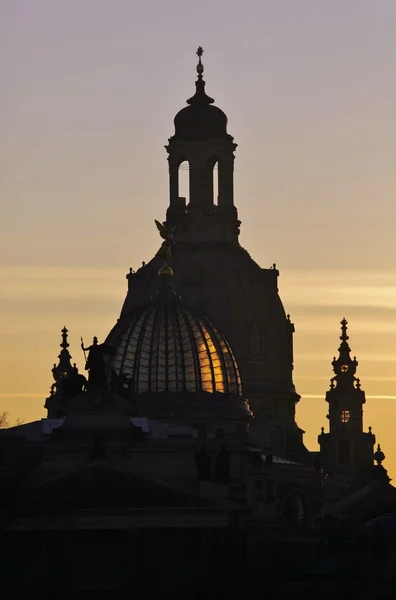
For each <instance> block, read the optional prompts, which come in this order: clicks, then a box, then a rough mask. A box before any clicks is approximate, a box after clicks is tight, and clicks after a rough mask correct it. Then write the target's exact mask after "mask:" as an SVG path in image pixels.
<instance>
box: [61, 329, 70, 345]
mask: <svg viewBox="0 0 396 600" xmlns="http://www.w3.org/2000/svg"><path fill="white" fill-rule="evenodd" d="M61 333H62V342H61V344H60V347H61V348H64V349H65V350H66V348H68V347H69V343H68V341H67V334H68V330H67V329H66V326H65V327H64V328H63V329H62V331H61Z"/></svg>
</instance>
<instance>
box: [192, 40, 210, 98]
mask: <svg viewBox="0 0 396 600" xmlns="http://www.w3.org/2000/svg"><path fill="white" fill-rule="evenodd" d="M202 54H203V48H202V46H199V47H198V49H197V52H196V55H197V56H198V64H197V73H198V78H197V81H196V82H195V87H196V92H195V94H194V96H192V97H191V98H189V99H188V100H187V104H193V105H195V104H200V105H203V104H213V102H214V100H213V98H210V96H208V95H207V94H206V93H205V81H204V79H203V77H202V73H203V72H204V66H203V64H202Z"/></svg>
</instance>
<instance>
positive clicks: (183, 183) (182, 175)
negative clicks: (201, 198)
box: [178, 160, 190, 205]
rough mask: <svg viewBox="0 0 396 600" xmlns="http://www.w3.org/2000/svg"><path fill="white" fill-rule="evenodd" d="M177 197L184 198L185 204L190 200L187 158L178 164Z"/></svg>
mask: <svg viewBox="0 0 396 600" xmlns="http://www.w3.org/2000/svg"><path fill="white" fill-rule="evenodd" d="M178 176H179V183H178V187H179V197H180V198H185V199H186V205H188V204H189V202H190V165H189V162H188V161H187V160H185V161H184V162H182V163H181V164H180V166H179V173H178Z"/></svg>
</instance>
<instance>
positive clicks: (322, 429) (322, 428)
mask: <svg viewBox="0 0 396 600" xmlns="http://www.w3.org/2000/svg"><path fill="white" fill-rule="evenodd" d="M320 433H321V434H322V435H324V427H321V428H320Z"/></svg>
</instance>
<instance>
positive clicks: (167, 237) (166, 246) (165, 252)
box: [155, 219, 176, 265]
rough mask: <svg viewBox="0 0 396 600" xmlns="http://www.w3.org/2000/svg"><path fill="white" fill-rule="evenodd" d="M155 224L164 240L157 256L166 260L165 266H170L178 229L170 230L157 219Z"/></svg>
mask: <svg viewBox="0 0 396 600" xmlns="http://www.w3.org/2000/svg"><path fill="white" fill-rule="evenodd" d="M155 224H156V225H157V229H158V231H159V234H160V236H161V237H162V239H163V240H164V241H163V242H162V245H161V248H160V249H159V250H158V252H157V254H156V256H161V257H162V258H163V259H164V262H165V264H166V265H168V264H169V262H170V259H171V249H172V247H173V246H174V245H175V239H174V237H173V236H174V233H175V230H176V227H173V228H172V229H171V230H169V229H168V228H167V227H166V226H165V225H163V224H162V223H160V222H159V221H157V219H155Z"/></svg>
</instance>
